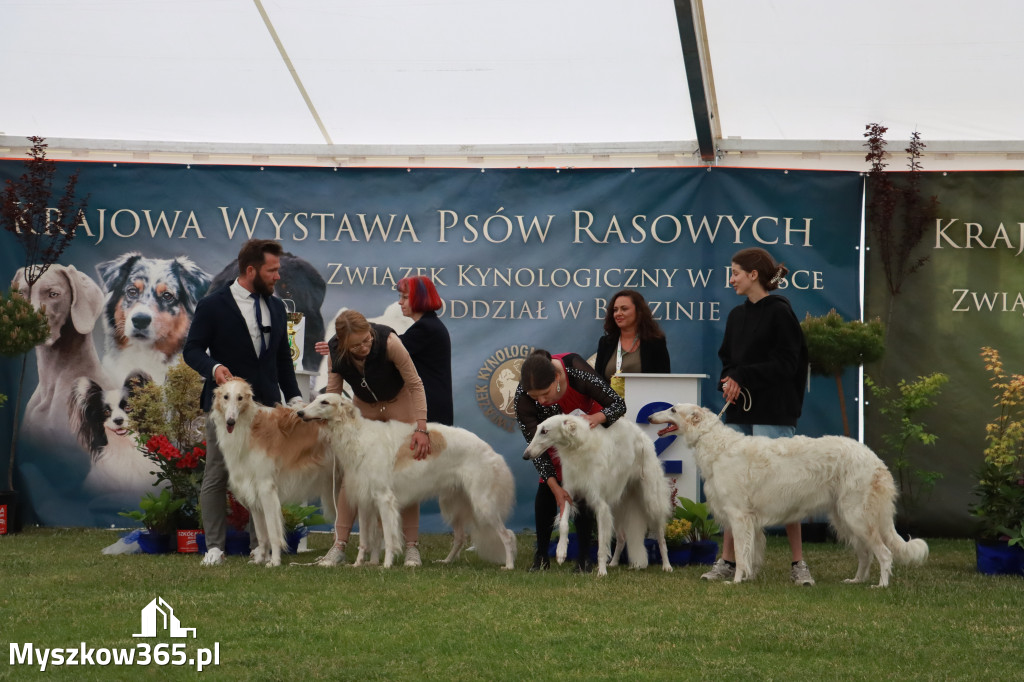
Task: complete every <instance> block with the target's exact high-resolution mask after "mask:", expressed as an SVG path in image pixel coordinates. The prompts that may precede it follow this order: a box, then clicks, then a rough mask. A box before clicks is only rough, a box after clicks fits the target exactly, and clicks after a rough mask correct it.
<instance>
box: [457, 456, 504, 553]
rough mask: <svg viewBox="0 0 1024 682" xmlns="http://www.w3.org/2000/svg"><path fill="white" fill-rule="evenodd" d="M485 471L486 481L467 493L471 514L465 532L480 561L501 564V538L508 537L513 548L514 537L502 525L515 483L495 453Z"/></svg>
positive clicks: (502, 461)
mask: <svg viewBox="0 0 1024 682" xmlns="http://www.w3.org/2000/svg"><path fill="white" fill-rule="evenodd" d="M485 470H486V471H487V472H489V476H488V478H487V480H481V481H477V485H478V487H477V488H476V489H475V490H474V491H473V492H472V493H470V495H471V498H472V499H473V502H472V513H471V514H470V515H468V516H469V518H468V520H467V523H466V530H467V531H468V532H469V536H470V538H472V541H473V544H474V545H475V546H476V552H477V555H478V556H479V557H480V558H481V559H483V560H484V561H489V562H491V563H495V564H504V563H505V541H506V538H503V537H502V534H503V533H505V534H507V536H508V539H510V540H511V542H512V544H513V547H515V545H516V536H515V533H512V532H511V531H509V530H508V529H507V528H505V527H504V521H505V519H507V518H508V515H509V513H510V512H511V511H512V502H513V500H514V498H515V492H516V483H515V479H514V478H513V477H512V471H511V470H510V469H509V468H508V465H507V464H506V463H505V460H504V459H503V458H502V457H501V455H498V454H497V453H495V458H494V459H493V461H492V462H491V463H489V465H488V466H487V467H486V469H485ZM513 554H514V552H513Z"/></svg>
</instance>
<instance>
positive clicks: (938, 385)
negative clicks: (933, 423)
mask: <svg viewBox="0 0 1024 682" xmlns="http://www.w3.org/2000/svg"><path fill="white" fill-rule="evenodd" d="M948 382H949V377H948V376H947V375H945V374H943V373H942V372H935V373H933V374H929V375H928V376H919V377H918V378H917V379H916V380H914V381H907V380H905V379H900V381H899V383H897V384H896V388H895V391H893V389H891V388H887V387H883V386H879V385H878V384H876V383H875V381H874V380H872V379H871V377H869V376H865V377H864V385H865V386H866V387H867V388H868V390H869V391H870V392H871V396H872V397H873V398H876V399H877V400H878V401H879V403H880V404H881V407H879V408H878V412H879V414H881V415H882V417H884V418H885V420H886V421H887V422H888V425H889V430H888V432H886V433H883V434H882V436H881V439H882V443H883V445H882V446H881V447H875V448H874V449H875V452H877V453H878V455H879V456H880V457H881V458H882V460H883V461H884V462H885V463H886V465H888V467H889V469H891V470H892V472H893V474H894V478H895V479H896V484H897V486H898V489H899V493H900V495H899V498H898V500H897V507H898V509H899V510H900V511H901V513H902V515H905V514H906V512H908V511H911V510H913V509H915V508H916V507H917V505H918V504H919V502H920V501H921V499H922V498H923V497H925V496H927V495H928V494H929V493H930V492H931V491H932V489H933V488H934V487H935V484H936V483H937V482H938V481H939V480H940V479H941V478H942V474H941V473H940V472H938V471H930V470H928V469H923V468H918V467H915V466H912V464H911V459H910V455H909V451H910V449H911V447H912V446H913V445H914V444H917V443H919V444H921V445H932V444H934V443H935V441H937V440H938V439H939V437H938V436H937V435H935V434H933V433H929V432H928V431H926V430H925V424H924V422H923V421H921V420H920V418H919V416H918V415H919V413H920V412H921V411H922V410H926V409H927V408H929V407H933V406H934V405H935V396H937V395H938V394H939V393H940V392H941V391H942V387H943V386H944V385H946V383H948Z"/></svg>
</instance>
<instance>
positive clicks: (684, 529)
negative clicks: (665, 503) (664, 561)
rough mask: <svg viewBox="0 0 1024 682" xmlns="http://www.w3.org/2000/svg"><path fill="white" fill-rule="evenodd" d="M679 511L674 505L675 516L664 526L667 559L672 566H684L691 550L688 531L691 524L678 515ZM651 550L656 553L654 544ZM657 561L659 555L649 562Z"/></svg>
mask: <svg viewBox="0 0 1024 682" xmlns="http://www.w3.org/2000/svg"><path fill="white" fill-rule="evenodd" d="M681 512H682V508H681V507H676V510H675V517H674V518H673V519H672V520H671V521H669V523H668V525H667V526H665V544H666V545H668V561H669V563H670V564H672V565H673V566H685V565H686V564H688V563H690V554H691V551H692V545H691V543H690V533H691V532H692V531H693V524H692V523H690V522H689V521H687V520H686V519H684V518H683V517H682V516H681V515H680V514H681ZM652 550H653V552H654V554H657V553H658V548H657V547H656V546H655V547H652ZM659 561H661V557H660V556H656V557H655V558H653V559H652V560H651V563H657V562H659Z"/></svg>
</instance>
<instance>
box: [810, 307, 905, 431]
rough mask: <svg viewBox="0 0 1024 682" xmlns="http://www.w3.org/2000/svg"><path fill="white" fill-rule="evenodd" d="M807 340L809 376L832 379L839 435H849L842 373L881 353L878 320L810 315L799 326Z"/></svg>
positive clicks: (829, 314)
mask: <svg viewBox="0 0 1024 682" xmlns="http://www.w3.org/2000/svg"><path fill="white" fill-rule="evenodd" d="M800 328H801V329H802V330H803V332H804V338H805V339H806V341H807V359H808V361H809V362H810V364H811V373H812V374H820V375H823V376H830V377H833V378H834V379H835V381H836V390H838V391H839V411H840V413H841V414H842V418H843V435H844V436H846V437H849V436H850V422H849V420H848V419H847V417H846V397H845V396H844V395H843V370H845V369H846V368H847V367H857V366H859V365H863V364H865V363H868V362H874V361H875V360H877V359H879V358H880V357H882V354H883V353H885V340H884V332H883V329H882V322H881V320H878V319H875V320H873V321H871V322H861V321H860V320H851V321H849V322H847V321H845V320H843V318H842V316H841V315H840V314H839V313H837V312H836V311H835V308H833V309H832V310H830V311H829V312H828V313H827V314H825V315H821V316H819V317H813V316H812V315H811V314H810V313H808V314H807V317H805V318H804V321H803V322H801V323H800Z"/></svg>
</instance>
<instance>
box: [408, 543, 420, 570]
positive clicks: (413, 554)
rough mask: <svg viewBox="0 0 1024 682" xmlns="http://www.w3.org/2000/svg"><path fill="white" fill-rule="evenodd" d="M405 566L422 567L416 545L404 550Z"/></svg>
mask: <svg viewBox="0 0 1024 682" xmlns="http://www.w3.org/2000/svg"><path fill="white" fill-rule="evenodd" d="M405 565H406V566H422V565H423V562H422V561H420V549H419V547H417V546H416V545H410V546H409V547H406V548H405Z"/></svg>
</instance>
